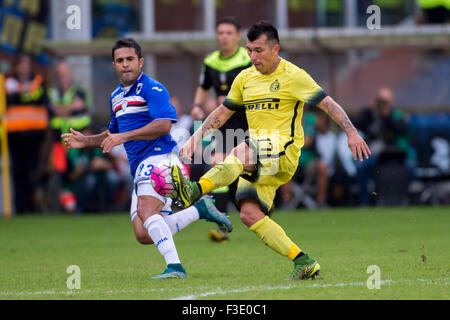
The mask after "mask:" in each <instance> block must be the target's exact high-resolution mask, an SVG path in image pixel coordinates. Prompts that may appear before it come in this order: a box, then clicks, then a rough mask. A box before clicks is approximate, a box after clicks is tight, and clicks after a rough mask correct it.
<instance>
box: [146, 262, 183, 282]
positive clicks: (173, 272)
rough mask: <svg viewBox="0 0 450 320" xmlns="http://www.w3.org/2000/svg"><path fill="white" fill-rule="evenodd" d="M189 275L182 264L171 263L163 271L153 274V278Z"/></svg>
mask: <svg viewBox="0 0 450 320" xmlns="http://www.w3.org/2000/svg"><path fill="white" fill-rule="evenodd" d="M187 277H188V276H187V273H186V270H184V268H183V267H182V266H181V264H169V265H168V266H167V269H166V270H164V272H163V273H161V274H158V275H157V276H153V277H152V279H154V280H158V279H185V278H187Z"/></svg>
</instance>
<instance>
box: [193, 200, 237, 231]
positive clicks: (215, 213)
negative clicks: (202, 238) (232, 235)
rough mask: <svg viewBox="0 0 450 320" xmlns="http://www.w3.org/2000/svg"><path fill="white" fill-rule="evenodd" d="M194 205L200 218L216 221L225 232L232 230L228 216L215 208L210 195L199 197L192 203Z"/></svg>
mask: <svg viewBox="0 0 450 320" xmlns="http://www.w3.org/2000/svg"><path fill="white" fill-rule="evenodd" d="M194 207H196V208H197V210H198V214H199V216H200V219H205V220H206V221H210V222H214V223H217V225H218V226H219V227H221V228H223V230H224V231H225V232H231V231H232V230H233V225H232V224H231V221H230V218H228V217H227V216H226V215H225V214H223V213H222V212H220V211H219V210H217V208H216V206H215V205H214V202H213V198H212V197H211V196H203V197H201V198H200V200H199V201H197V202H196V203H194Z"/></svg>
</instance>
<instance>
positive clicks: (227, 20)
mask: <svg viewBox="0 0 450 320" xmlns="http://www.w3.org/2000/svg"><path fill="white" fill-rule="evenodd" d="M221 24H232V25H233V26H234V27H235V28H236V31H239V30H241V24H240V23H239V21H238V20H237V19H236V18H235V17H232V16H230V17H225V18H222V19H219V20H218V21H217V23H216V29H217V28H218V27H219V26H220V25H221Z"/></svg>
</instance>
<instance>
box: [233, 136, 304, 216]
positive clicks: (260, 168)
mask: <svg viewBox="0 0 450 320" xmlns="http://www.w3.org/2000/svg"><path fill="white" fill-rule="evenodd" d="M274 140H276V141H274ZM289 141H290V140H289V139H283V138H280V137H277V138H275V139H274V138H273V137H270V138H269V137H252V138H249V139H247V140H246V141H245V142H246V143H247V145H248V146H249V147H250V148H251V149H253V151H255V153H256V157H257V158H256V172H254V173H253V174H251V175H247V174H245V175H241V176H240V177H239V181H238V186H237V191H236V205H237V206H238V208H240V202H241V201H242V200H255V201H257V202H258V203H259V205H260V207H261V210H262V211H263V212H264V213H266V214H269V212H270V210H271V209H272V207H273V200H274V198H275V193H276V191H277V189H278V188H279V187H280V186H282V185H283V184H285V183H286V182H288V181H289V180H290V179H291V178H292V176H293V175H294V174H295V172H296V170H297V166H298V159H299V158H300V148H298V147H297V146H296V145H295V144H294V143H289Z"/></svg>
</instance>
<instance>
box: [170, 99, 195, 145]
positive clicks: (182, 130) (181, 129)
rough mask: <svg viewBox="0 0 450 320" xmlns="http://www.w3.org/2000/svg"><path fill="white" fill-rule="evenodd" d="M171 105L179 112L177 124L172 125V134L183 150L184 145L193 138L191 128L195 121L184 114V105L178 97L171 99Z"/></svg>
mask: <svg viewBox="0 0 450 320" xmlns="http://www.w3.org/2000/svg"><path fill="white" fill-rule="evenodd" d="M170 103H172V105H173V106H174V108H175V110H176V111H177V120H178V121H177V122H176V123H173V124H172V129H171V130H170V134H171V135H172V137H173V138H174V140H175V141H176V142H177V146H178V148H181V147H182V146H183V144H184V143H185V142H186V141H187V140H188V139H189V137H190V136H191V132H190V130H191V128H192V125H193V124H194V120H193V119H192V117H191V116H190V115H188V114H185V113H184V112H183V105H182V104H181V101H180V99H178V98H177V97H172V98H170Z"/></svg>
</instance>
